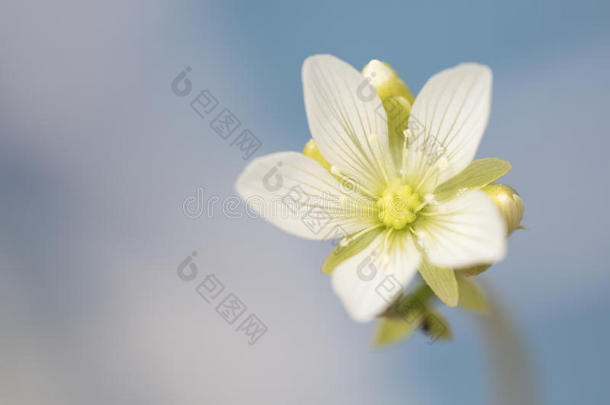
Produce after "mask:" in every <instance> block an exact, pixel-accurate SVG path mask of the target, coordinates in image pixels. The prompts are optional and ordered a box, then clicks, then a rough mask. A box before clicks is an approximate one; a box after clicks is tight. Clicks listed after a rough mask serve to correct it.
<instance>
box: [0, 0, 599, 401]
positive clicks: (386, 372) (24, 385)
mask: <svg viewBox="0 0 610 405" xmlns="http://www.w3.org/2000/svg"><path fill="white" fill-rule="evenodd" d="M609 23H610V3H608V2H606V1H601V0H599V1H581V2H572V1H531V0H529V1H525V0H523V1H521V0H517V1H511V2H502V3H500V2H487V1H461V2H451V1H443V2H441V1H431V2H406V1H401V2H371V1H369V2H354V1H349V2H347V1H346V2H332V3H331V2H318V1H309V2H294V3H293V2H265V3H264V4H262V2H247V1H243V2H229V1H226V2H214V3H211V2H172V3H169V2H158V1H146V2H144V1H141V2H138V1H133V2H119V1H104V2H101V1H99V2H78V1H57V2H42V1H39V2H28V1H21V2H17V1H4V2H2V4H0V60H1V63H0V187H1V193H0V322H1V325H2V326H1V331H2V332H1V333H0V358H1V359H2V361H1V362H0V402H2V403H6V404H38V403H45V404H80V403H88V404H98V403H99V404H108V403H114V404H123V403H124V404H133V403H148V404H167V403H176V404H202V403H210V404H212V403H213V404H232V403H244V402H247V403H256V404H258V403H261V404H263V403H264V404H286V403H290V404H311V403H324V404H370V403H375V404H405V403H410V404H446V403H452V404H462V403H463V404H488V403H512V404H515V403H548V404H573V403H575V402H577V403H606V402H607V400H605V399H604V398H605V397H606V395H607V394H606V391H607V387H606V383H607V381H606V380H607V364H608V362H609V361H610V349H609V348H608V345H607V343H606V342H607V341H608V340H609V339H610V322H609V318H608V311H609V310H610V301H609V299H608V292H607V291H608V289H609V288H610V275H609V274H608V271H609V268H608V263H609V262H610V251H609V249H608V241H609V240H610V215H609V214H608V210H607V208H606V205H607V202H608V200H609V197H610V196H609V192H610V191H609V190H610V187H609V184H608V173H609V172H610V163H609V161H608V158H607V151H608V149H609V147H610V141H608V136H607V121H608V111H607V110H608V105H609V103H608V94H610V80H609V79H608V72H609V71H610V52H609V50H610V24H609ZM315 53H332V54H335V55H337V56H339V57H340V58H342V59H344V60H346V61H348V62H350V63H351V64H352V65H354V66H356V67H358V68H360V67H362V66H363V65H364V64H365V63H366V62H368V61H369V60H370V59H373V58H377V59H382V60H385V61H387V62H389V63H390V64H391V65H392V66H393V67H394V68H395V69H396V70H397V71H398V72H399V73H400V74H401V75H402V77H403V78H404V79H405V80H406V81H407V82H408V84H409V85H410V87H411V88H412V89H413V90H414V92H417V91H418V90H419V89H420V88H421V86H422V85H423V83H424V82H425V80H426V79H427V78H428V77H429V76H431V75H432V74H434V73H436V72H438V71H439V70H441V69H444V68H447V67H450V66H452V65H455V64H457V63H459V62H462V61H477V62H481V63H485V64H488V65H490V66H491V67H492V69H493V72H494V95H493V106H492V114H491V119H490V124H489V127H488V129H487V132H486V135H485V137H484V139H483V142H482V144H481V147H480V149H479V152H478V156H479V157H493V156H496V157H501V158H504V159H507V160H509V161H511V163H512V165H513V170H512V171H511V172H510V173H509V174H508V175H507V176H506V177H505V178H504V179H503V181H504V182H506V183H508V184H511V185H512V186H514V187H515V188H516V189H517V190H518V191H519V193H520V194H521V196H522V197H523V200H524V201H525V206H526V211H525V218H524V221H523V223H524V224H525V225H526V226H527V227H528V228H529V229H528V230H527V231H518V232H517V233H515V234H514V235H513V236H512V237H511V241H510V246H509V254H508V257H507V258H506V259H505V260H504V261H503V262H501V263H498V264H497V265H495V266H494V267H493V268H492V269H491V270H490V271H488V272H487V273H485V274H484V275H483V276H482V277H481V279H482V280H484V281H485V283H486V285H488V286H489V287H490V289H491V290H490V291H493V294H494V296H495V297H497V298H498V300H499V301H500V302H501V305H502V307H503V308H504V310H503V311H504V316H505V317H506V322H510V323H511V324H512V325H513V327H511V328H512V330H511V328H508V329H507V327H506V324H504V326H502V325H500V326H498V325H495V326H494V324H491V323H490V322H486V321H482V320H481V319H478V318H477V317H476V316H474V315H471V314H468V313H465V312H464V311H462V310H460V309H446V310H443V312H444V313H445V314H446V315H447V317H448V318H449V319H450V320H451V323H452V326H453V329H454V336H455V337H454V340H453V341H452V342H449V343H444V342H443V343H441V342H437V343H436V344H433V345H429V344H427V341H426V339H425V338H424V337H422V336H416V337H415V338H413V339H411V340H409V341H407V342H406V343H403V344H401V345H398V346H396V347H393V348H389V349H383V350H373V349H371V347H370V337H371V334H372V331H373V325H372V324H365V325H363V324H356V323H354V322H352V321H351V320H350V319H349V318H348V316H347V315H346V313H345V311H344V309H343V308H342V306H341V304H340V303H339V301H338V299H337V298H336V297H335V296H334V295H333V293H332V291H331V288H330V283H329V279H328V276H326V275H324V274H322V273H321V272H320V270H319V268H320V265H321V263H322V261H323V259H324V258H325V256H326V255H327V254H328V253H329V252H330V251H331V249H332V246H331V245H330V243H328V242H311V241H304V240H300V239H298V238H296V237H292V236H290V235H287V234H284V233H283V232H281V231H279V230H277V229H275V228H273V227H272V226H271V225H269V224H267V223H265V222H264V221H262V220H257V219H252V218H249V217H248V216H247V215H246V213H245V210H244V208H243V206H238V207H235V206H234V205H235V204H234V203H235V200H233V199H231V198H232V197H233V196H234V191H233V184H234V181H235V179H236V177H237V176H238V174H239V173H240V172H241V170H242V169H243V168H244V167H245V165H246V164H247V162H246V161H244V160H243V159H242V155H241V153H240V152H239V150H238V149H237V148H236V147H235V146H231V145H230V141H225V140H223V139H221V138H220V137H219V136H217V135H216V133H215V132H214V131H213V130H212V129H211V128H210V121H211V117H203V118H202V117H200V116H199V115H197V114H196V113H195V112H194V111H193V110H192V109H191V107H190V106H189V103H190V101H191V100H192V99H193V98H194V96H196V94H197V93H198V92H199V91H201V90H204V89H208V90H209V91H210V92H211V93H212V94H213V95H214V96H215V97H216V98H217V99H218V100H219V103H220V104H221V105H223V106H224V107H227V108H229V109H230V110H231V111H232V112H233V113H234V114H235V115H236V116H237V117H238V118H239V120H240V121H241V123H242V128H248V129H250V130H251V131H252V133H254V134H255V135H256V136H257V137H258V138H259V139H260V140H261V142H262V143H263V145H262V147H261V148H260V149H259V151H258V152H257V155H263V154H267V153H272V152H276V151H281V150H300V149H301V148H302V145H303V144H304V143H305V142H306V141H307V140H308V139H309V134H308V128H307V123H306V117H305V112H304V108H303V101H302V90H301V81H300V68H301V64H302V62H303V60H304V59H305V58H306V57H307V56H309V55H311V54H315ZM187 66H189V67H190V68H191V72H190V73H189V76H188V77H189V79H190V80H191V82H192V87H193V90H192V93H191V95H189V96H188V97H178V96H176V95H175V94H174V93H173V92H172V90H171V82H172V80H173V79H174V77H176V76H177V75H178V74H179V73H180V72H181V71H182V70H183V69H185V68H186V67H187ZM197 189H202V190H203V193H204V199H205V201H206V204H207V203H208V202H210V201H215V199H218V200H220V201H233V203H231V204H232V205H231V204H229V205H230V207H228V206H225V213H224V214H223V212H221V208H222V207H220V206H218V205H216V206H215V208H214V210H213V212H209V211H210V210H209V209H207V208H206V209H205V210H204V211H205V212H204V213H203V214H202V215H200V216H197V215H186V214H185V212H184V210H183V203H184V201H185V199H187V198H189V197H191V196H195V195H196V192H197ZM227 211H228V212H227ZM193 216H196V218H193ZM193 251H197V256H196V257H194V263H195V264H196V266H197V268H198V277H197V279H196V280H195V281H191V282H186V281H183V280H181V279H180V278H179V277H178V276H177V273H176V268H177V266H178V264H179V263H180V262H181V261H182V260H184V259H185V258H186V257H187V256H188V255H190V254H191V252H193ZM212 273H213V274H215V275H216V276H217V277H218V279H220V280H221V281H222V282H223V284H224V285H225V286H226V292H227V293H228V292H233V293H235V294H237V295H238V296H239V297H240V298H241V299H242V301H243V302H244V303H245V304H246V305H247V307H248V313H255V314H256V315H257V316H258V317H259V318H260V319H261V320H262V321H263V322H264V323H265V324H266V325H267V327H268V331H267V333H266V334H265V335H264V336H263V337H262V338H261V339H260V340H259V341H258V342H257V343H256V344H255V345H253V346H250V345H249V344H248V342H247V337H246V336H244V334H243V333H240V332H237V331H236V330H235V329H236V327H235V325H236V324H235V325H228V324H226V323H225V321H224V320H223V319H222V318H221V317H220V316H219V315H218V313H217V312H216V311H215V309H214V305H213V304H208V303H206V302H205V301H204V300H203V299H202V298H201V297H200V296H199V295H198V294H197V292H196V290H195V288H196V286H197V285H198V283H199V282H200V281H202V280H203V278H204V277H205V275H207V274H212ZM503 328H504V329H503ZM490 337H492V342H495V343H492V344H490V343H489V342H490V339H489V338H490ZM493 353H496V355H495V356H494V355H493ZM498 353H500V354H499V355H498ZM493 359H495V360H493Z"/></svg>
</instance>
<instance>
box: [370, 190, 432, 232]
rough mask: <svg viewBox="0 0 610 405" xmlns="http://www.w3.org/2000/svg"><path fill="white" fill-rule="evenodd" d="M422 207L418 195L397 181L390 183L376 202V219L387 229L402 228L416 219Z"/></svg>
mask: <svg viewBox="0 0 610 405" xmlns="http://www.w3.org/2000/svg"><path fill="white" fill-rule="evenodd" d="M421 205H422V200H421V198H420V197H419V194H417V193H416V192H414V191H413V189H412V188H411V187H410V186H408V185H407V184H402V183H401V181H400V180H399V179H396V180H393V181H391V182H390V183H389V184H388V185H387V186H386V188H385V190H384V191H383V193H382V194H381V197H379V199H378V200H377V203H376V204H375V206H376V207H377V209H378V211H377V217H378V218H379V220H380V221H381V222H383V224H384V225H385V226H387V227H391V228H394V229H396V230H398V229H402V228H404V227H405V226H406V225H407V224H410V223H412V222H413V221H415V219H416V218H417V211H418V210H419V208H420V207H421Z"/></svg>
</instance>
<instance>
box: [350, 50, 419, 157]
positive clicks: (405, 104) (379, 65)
mask: <svg viewBox="0 0 610 405" xmlns="http://www.w3.org/2000/svg"><path fill="white" fill-rule="evenodd" d="M362 75H363V76H364V77H366V78H368V79H369V80H370V81H371V84H372V85H373V86H374V87H375V90H376V91H377V94H378V95H379V98H380V99H381V102H382V103H383V108H384V110H385V112H386V116H387V119H388V142H389V144H390V151H391V152H392V159H394V163H395V164H399V163H400V159H401V151H402V146H403V142H404V135H403V132H404V130H405V129H407V124H408V119H409V114H410V113H411V106H412V105H413V100H414V97H413V93H411V90H409V86H407V84H406V83H405V82H404V81H403V80H402V79H401V78H400V76H398V75H397V74H396V72H395V71H394V69H392V67H391V66H390V65H388V64H387V63H386V62H381V61H379V60H376V59H373V60H372V61H370V62H369V63H368V64H367V65H366V66H365V67H364V68H363V69H362Z"/></svg>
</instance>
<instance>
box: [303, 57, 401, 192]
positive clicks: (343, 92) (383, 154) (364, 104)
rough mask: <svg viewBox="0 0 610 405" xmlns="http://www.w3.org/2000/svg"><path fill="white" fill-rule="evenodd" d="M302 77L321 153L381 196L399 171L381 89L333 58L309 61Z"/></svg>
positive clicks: (308, 119)
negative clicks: (380, 190) (382, 186)
mask: <svg viewBox="0 0 610 405" xmlns="http://www.w3.org/2000/svg"><path fill="white" fill-rule="evenodd" d="M302 76H303V95H304V98H305V110H306V112H307V121H308V122H309V129H310V131H311V135H312V137H313V138H314V140H315V141H316V144H317V145H318V148H319V149H320V152H321V153H322V155H323V156H324V158H326V160H327V161H328V162H329V163H330V164H331V165H332V166H334V167H335V168H336V169H338V170H340V171H341V172H342V173H345V174H346V175H348V176H349V177H351V178H352V179H353V180H355V181H357V182H358V183H360V184H362V185H363V186H364V187H366V188H367V189H369V191H371V192H375V190H374V189H376V188H377V187H378V186H379V183H380V182H383V181H384V180H385V181H387V180H388V178H391V177H393V176H394V175H395V172H396V169H395V167H394V163H393V161H392V157H391V155H390V151H389V146H388V124H387V118H386V113H385V110H384V108H383V105H382V103H381V99H380V98H379V96H378V95H377V92H376V91H375V88H374V87H373V86H372V85H371V83H370V82H369V79H367V78H365V77H364V76H362V75H361V74H360V72H358V71H357V70H356V69H354V68H353V67H352V66H350V65H349V64H347V63H345V62H344V61H342V60H340V59H338V58H336V57H334V56H332V55H315V56H311V57H309V58H307V59H306V60H305V63H304V64H303V74H302Z"/></svg>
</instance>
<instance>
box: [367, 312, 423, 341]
mask: <svg viewBox="0 0 610 405" xmlns="http://www.w3.org/2000/svg"><path fill="white" fill-rule="evenodd" d="M413 315H414V316H405V317H402V318H382V319H381V320H380V321H379V322H378V323H377V331H376V332H375V337H374V339H373V343H374V344H375V346H389V345H391V344H394V343H397V342H399V341H401V340H403V339H405V338H407V337H408V336H410V335H411V334H412V333H413V331H414V330H415V329H417V327H418V326H419V324H420V323H421V321H422V318H423V316H422V315H423V312H420V313H419V314H417V315H415V314H413Z"/></svg>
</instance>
